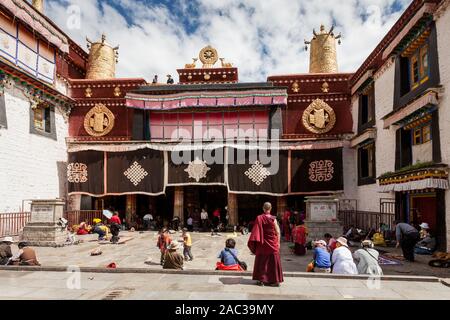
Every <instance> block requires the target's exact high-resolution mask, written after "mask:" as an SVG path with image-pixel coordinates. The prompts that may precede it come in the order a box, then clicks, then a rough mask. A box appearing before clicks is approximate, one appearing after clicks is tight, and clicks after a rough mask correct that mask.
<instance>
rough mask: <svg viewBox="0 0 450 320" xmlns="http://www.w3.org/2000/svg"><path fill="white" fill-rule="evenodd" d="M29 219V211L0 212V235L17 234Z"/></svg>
mask: <svg viewBox="0 0 450 320" xmlns="http://www.w3.org/2000/svg"><path fill="white" fill-rule="evenodd" d="M30 220H31V212H11V213H0V237H6V236H17V235H19V234H20V232H21V231H22V229H23V227H25V225H26V224H27V223H28V222H29V221H30Z"/></svg>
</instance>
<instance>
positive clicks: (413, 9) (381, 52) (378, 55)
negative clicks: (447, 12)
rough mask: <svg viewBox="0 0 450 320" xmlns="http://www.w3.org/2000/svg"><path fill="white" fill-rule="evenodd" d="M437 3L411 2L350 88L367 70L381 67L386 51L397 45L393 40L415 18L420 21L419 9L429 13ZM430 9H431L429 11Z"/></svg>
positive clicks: (407, 27) (412, 23) (429, 0)
mask: <svg viewBox="0 0 450 320" xmlns="http://www.w3.org/2000/svg"><path fill="white" fill-rule="evenodd" d="M439 2H440V0H413V2H412V3H411V4H410V5H409V7H408V8H407V9H406V10H405V12H404V13H403V14H402V15H401V17H400V18H399V19H398V20H397V22H396V23H395V24H394V26H393V27H392V28H391V29H390V30H389V32H388V33H387V34H386V35H385V36H384V38H383V39H382V40H381V41H380V43H379V44H378V45H377V47H376V48H375V49H374V50H373V51H372V53H371V54H370V55H369V56H368V57H367V59H366V60H365V61H364V62H363V64H362V65H361V67H360V68H359V69H358V70H357V71H356V72H355V74H354V75H353V77H352V78H351V80H350V82H351V86H352V87H353V86H354V85H355V84H356V83H357V82H358V81H359V79H360V78H361V77H362V76H363V75H364V74H365V73H366V72H367V70H369V69H377V68H379V67H381V65H382V64H383V63H384V61H385V60H386V59H387V57H388V56H389V54H388V52H391V51H392V50H386V49H387V48H388V47H390V46H391V45H392V46H393V47H395V46H396V45H397V44H398V43H397V44H394V42H395V40H396V39H398V38H399V37H398V36H399V34H400V33H402V30H407V31H409V28H410V26H411V25H414V24H415V23H414V21H413V20H414V18H415V17H419V19H420V17H421V15H420V12H419V11H420V10H421V9H422V10H424V11H426V12H430V11H432V10H434V8H435V5H436V3H439ZM424 6H426V9H423V8H424ZM430 7H431V8H432V9H429V8H430ZM417 13H419V15H417ZM416 22H417V21H416Z"/></svg>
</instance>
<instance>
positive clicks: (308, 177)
mask: <svg viewBox="0 0 450 320" xmlns="http://www.w3.org/2000/svg"><path fill="white" fill-rule="evenodd" d="M291 157H292V159H291V179H292V180H291V192H292V193H297V192H304V193H307V192H321V191H323V192H326V191H340V190H343V189H344V183H343V174H342V170H343V169H342V148H335V149H323V150H294V151H292V153H291Z"/></svg>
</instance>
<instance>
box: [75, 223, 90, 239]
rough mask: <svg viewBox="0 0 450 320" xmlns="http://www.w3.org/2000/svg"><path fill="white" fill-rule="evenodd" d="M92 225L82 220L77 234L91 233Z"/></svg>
mask: <svg viewBox="0 0 450 320" xmlns="http://www.w3.org/2000/svg"><path fill="white" fill-rule="evenodd" d="M89 231H90V226H88V225H87V224H86V222H81V223H80V225H79V226H78V230H77V235H79V236H82V235H85V234H89Z"/></svg>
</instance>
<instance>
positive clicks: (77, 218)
mask: <svg viewBox="0 0 450 320" xmlns="http://www.w3.org/2000/svg"><path fill="white" fill-rule="evenodd" d="M64 218H66V219H67V220H68V221H69V222H68V223H69V226H70V227H71V226H73V225H76V224H80V223H81V222H86V223H87V224H92V221H93V220H94V219H95V218H99V219H102V220H103V218H104V216H103V214H102V210H75V211H66V213H65V214H64Z"/></svg>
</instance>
